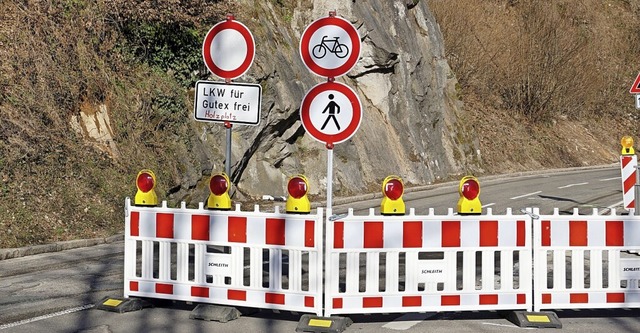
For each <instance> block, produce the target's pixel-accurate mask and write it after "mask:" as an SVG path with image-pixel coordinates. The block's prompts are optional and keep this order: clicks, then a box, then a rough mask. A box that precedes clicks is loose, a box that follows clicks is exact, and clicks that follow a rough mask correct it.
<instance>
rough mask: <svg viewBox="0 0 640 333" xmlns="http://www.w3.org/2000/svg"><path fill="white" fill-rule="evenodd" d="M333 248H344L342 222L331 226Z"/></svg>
mask: <svg viewBox="0 0 640 333" xmlns="http://www.w3.org/2000/svg"><path fill="white" fill-rule="evenodd" d="M333 247H334V248H336V249H342V248H344V222H336V223H335V224H334V225H333Z"/></svg>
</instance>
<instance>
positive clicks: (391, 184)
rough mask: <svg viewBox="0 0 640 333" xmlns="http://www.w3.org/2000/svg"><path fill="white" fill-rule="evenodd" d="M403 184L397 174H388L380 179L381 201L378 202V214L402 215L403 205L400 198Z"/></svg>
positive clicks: (403, 211)
mask: <svg viewBox="0 0 640 333" xmlns="http://www.w3.org/2000/svg"><path fill="white" fill-rule="evenodd" d="M403 193H404V184H403V183H402V179H401V178H400V177H398V176H388V177H387V178H385V179H384V180H383V181H382V195H383V196H384V197H383V198H382V203H381V204H380V214H382V215H404V213H405V206H404V200H402V194H403Z"/></svg>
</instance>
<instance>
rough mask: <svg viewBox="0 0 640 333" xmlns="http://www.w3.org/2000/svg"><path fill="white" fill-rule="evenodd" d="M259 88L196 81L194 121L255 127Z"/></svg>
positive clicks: (260, 91) (258, 108) (257, 114)
mask: <svg viewBox="0 0 640 333" xmlns="http://www.w3.org/2000/svg"><path fill="white" fill-rule="evenodd" d="M261 95H262V87H261V86H260V85H258V84H235V83H234V84H230V83H223V82H211V81H198V82H197V83H196V98H195V102H194V104H195V105H194V109H195V119H196V120H199V121H214V122H229V123H238V124H248V125H257V124H258V123H259V122H260V101H261Z"/></svg>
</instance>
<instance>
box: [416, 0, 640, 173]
mask: <svg viewBox="0 0 640 333" xmlns="http://www.w3.org/2000/svg"><path fill="white" fill-rule="evenodd" d="M428 3H429V7H430V8H431V9H432V10H433V12H434V15H435V16H436V19H437V21H438V23H439V24H440V27H441V30H442V32H443V36H444V38H445V47H446V52H447V57H448V59H449V64H450V65H451V66H452V69H453V70H454V72H455V73H456V76H457V78H458V80H459V83H460V85H461V89H460V91H461V93H462V99H463V101H464V102H465V105H466V106H465V109H466V110H467V117H468V121H469V122H470V123H472V124H473V127H474V128H475V129H476V133H477V134H478V136H479V139H480V149H481V151H482V153H483V156H482V157H483V158H482V161H483V168H484V169H485V170H486V171H487V172H492V173H493V172H507V171H510V170H522V169H535V168H545V167H566V166H581V165H587V164H599V163H609V162H614V161H615V160H616V155H617V151H618V149H619V148H618V142H619V141H618V140H619V138H620V137H621V136H622V135H623V134H630V133H632V134H633V133H637V132H638V125H636V124H637V123H638V122H637V120H638V117H637V115H636V114H637V111H636V110H634V105H633V98H632V97H631V96H630V95H629V93H628V90H629V87H630V85H631V84H632V82H633V79H634V78H635V75H636V74H637V71H638V69H639V68H638V62H637V59H634V57H636V55H637V54H638V51H639V50H638V48H639V47H640V28H638V27H640V3H637V2H632V1H624V0H609V1H601V0H549V1H537V0H485V1H466V0H446V1H445V0H429V1H428Z"/></svg>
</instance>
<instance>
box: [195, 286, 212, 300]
mask: <svg viewBox="0 0 640 333" xmlns="http://www.w3.org/2000/svg"><path fill="white" fill-rule="evenodd" d="M191 296H193V297H206V298H208V297H209V288H206V287H191Z"/></svg>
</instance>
